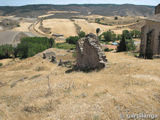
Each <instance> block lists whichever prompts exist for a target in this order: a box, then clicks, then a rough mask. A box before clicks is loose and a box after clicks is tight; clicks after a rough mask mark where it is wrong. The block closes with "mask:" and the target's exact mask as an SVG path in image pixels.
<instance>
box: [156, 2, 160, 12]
mask: <svg viewBox="0 0 160 120" xmlns="http://www.w3.org/2000/svg"><path fill="white" fill-rule="evenodd" d="M155 14H160V4H159V5H158V6H156V8H155Z"/></svg>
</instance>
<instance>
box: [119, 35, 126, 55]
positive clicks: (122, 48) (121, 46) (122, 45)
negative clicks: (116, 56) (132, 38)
mask: <svg viewBox="0 0 160 120" xmlns="http://www.w3.org/2000/svg"><path fill="white" fill-rule="evenodd" d="M126 50H127V47H126V39H125V36H122V39H121V41H120V43H119V45H118V48H117V52H123V51H126Z"/></svg>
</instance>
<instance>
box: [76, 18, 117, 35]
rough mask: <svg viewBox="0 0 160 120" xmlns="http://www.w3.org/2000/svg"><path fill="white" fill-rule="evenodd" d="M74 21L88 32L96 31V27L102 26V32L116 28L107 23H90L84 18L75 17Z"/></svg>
mask: <svg viewBox="0 0 160 120" xmlns="http://www.w3.org/2000/svg"><path fill="white" fill-rule="evenodd" d="M74 22H75V23H76V24H77V25H78V26H80V27H81V30H82V31H84V32H86V33H96V29H97V28H100V29H101V32H104V31H107V30H109V29H113V28H115V26H107V25H101V24H97V23H88V22H87V21H86V20H84V19H75V20H74Z"/></svg>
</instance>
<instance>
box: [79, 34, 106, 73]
mask: <svg viewBox="0 0 160 120" xmlns="http://www.w3.org/2000/svg"><path fill="white" fill-rule="evenodd" d="M76 51H77V68H78V69H80V70H84V71H86V70H94V69H98V70H99V69H102V68H104V67H105V66H106V62H107V59H106V55H105V53H104V52H103V50H102V47H101V45H100V43H99V40H98V38H97V36H96V35H94V34H92V33H90V34H88V35H87V36H86V37H84V38H81V39H80V40H79V41H78V42H77V46H76Z"/></svg>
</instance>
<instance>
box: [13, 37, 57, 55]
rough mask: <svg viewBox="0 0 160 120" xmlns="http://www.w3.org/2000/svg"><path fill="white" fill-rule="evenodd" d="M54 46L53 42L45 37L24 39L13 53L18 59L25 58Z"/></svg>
mask: <svg viewBox="0 0 160 120" xmlns="http://www.w3.org/2000/svg"><path fill="white" fill-rule="evenodd" d="M54 46H55V42H54V40H53V39H48V38H46V37H26V38H23V39H22V40H21V42H20V43H19V44H18V45H17V47H16V49H15V53H16V55H17V56H18V57H20V58H27V57H32V56H34V55H35V54H37V53H39V52H42V51H44V50H46V49H48V48H51V47H54Z"/></svg>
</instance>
